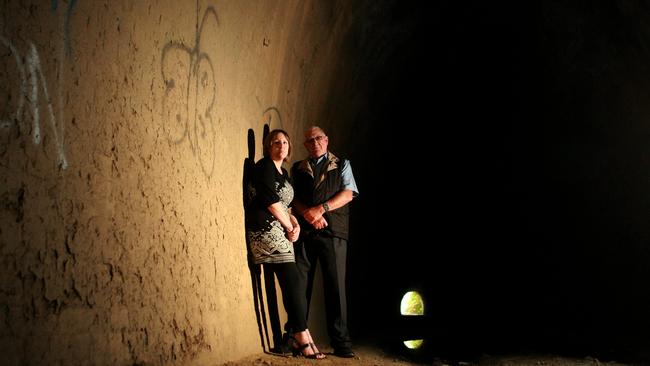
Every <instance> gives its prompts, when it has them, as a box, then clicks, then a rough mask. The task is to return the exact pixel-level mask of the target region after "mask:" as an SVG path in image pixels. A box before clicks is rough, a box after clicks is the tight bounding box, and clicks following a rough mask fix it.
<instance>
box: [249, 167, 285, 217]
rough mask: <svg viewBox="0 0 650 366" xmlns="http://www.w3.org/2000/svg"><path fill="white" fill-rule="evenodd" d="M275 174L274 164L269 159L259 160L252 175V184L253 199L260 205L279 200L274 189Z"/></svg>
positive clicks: (265, 205) (268, 204)
mask: <svg viewBox="0 0 650 366" xmlns="http://www.w3.org/2000/svg"><path fill="white" fill-rule="evenodd" d="M275 176H276V170H275V166H274V165H273V162H272V161H271V160H269V159H264V160H262V161H260V162H259V164H257V166H256V167H255V175H254V177H253V185H254V186H255V191H256V193H255V194H256V195H255V199H256V200H257V201H258V202H259V203H260V205H261V206H262V207H269V206H270V205H272V204H274V203H276V202H280V196H278V193H277V192H276V191H275Z"/></svg>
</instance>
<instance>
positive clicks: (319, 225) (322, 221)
mask: <svg viewBox="0 0 650 366" xmlns="http://www.w3.org/2000/svg"><path fill="white" fill-rule="evenodd" d="M312 226H314V227H315V228H316V229H324V228H326V227H327V220H325V218H324V217H323V216H321V217H320V218H319V219H318V220H316V221H315V222H314V223H313V224H312Z"/></svg>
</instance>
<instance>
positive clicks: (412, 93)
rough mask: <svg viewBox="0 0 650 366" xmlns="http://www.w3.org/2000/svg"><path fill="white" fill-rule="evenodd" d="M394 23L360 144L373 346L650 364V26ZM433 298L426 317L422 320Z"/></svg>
mask: <svg viewBox="0 0 650 366" xmlns="http://www.w3.org/2000/svg"><path fill="white" fill-rule="evenodd" d="M382 5H383V6H384V9H383V11H384V13H383V14H384V16H385V18H382V19H381V21H378V22H376V23H375V25H374V27H375V28H374V31H375V33H374V34H375V37H377V38H380V39H382V40H384V41H385V43H384V46H386V47H393V48H392V49H391V51H390V53H389V56H387V57H384V58H382V59H381V60H380V61H377V59H373V60H372V61H370V60H369V61H368V63H373V65H374V66H373V67H374V68H372V69H371V71H370V72H368V71H366V72H367V73H368V74H369V75H367V76H366V79H365V82H366V83H367V84H366V87H367V90H368V91H369V92H368V101H367V106H368V107H367V108H365V109H364V110H363V111H362V112H361V113H360V114H359V116H358V120H359V122H358V123H359V124H360V125H362V126H363V128H362V129H361V130H362V131H368V132H367V133H363V134H359V135H356V136H354V137H353V138H350V139H348V141H349V142H350V141H351V143H349V145H350V146H349V147H348V151H349V155H350V157H351V160H352V162H353V164H354V169H355V175H356V176H357V183H358V185H359V188H360V191H361V195H360V196H359V198H357V200H356V201H355V202H354V203H353V206H352V210H353V217H352V229H351V230H352V238H351V248H350V258H349V260H350V267H349V268H350V269H349V283H350V284H349V293H350V294H349V297H350V326H351V329H352V332H353V335H354V336H355V337H356V338H358V339H372V340H373V341H380V342H386V344H388V345H394V347H395V349H396V350H400V349H402V350H403V351H404V352H406V351H405V349H404V348H403V346H401V341H403V340H406V339H414V338H417V337H419V338H424V339H425V345H424V347H423V349H422V350H421V351H420V352H421V354H426V355H427V357H430V356H431V355H447V356H452V357H459V358H462V357H472V356H477V355H480V354H483V353H492V354H494V353H516V352H550V353H557V354H563V355H574V356H582V357H584V356H593V357H599V358H601V359H616V360H637V361H638V360H648V354H647V351H646V350H645V349H644V348H645V346H646V345H647V344H648V341H649V340H650V339H649V337H648V332H647V329H648V326H649V325H650V314H649V312H648V309H649V308H650V296H649V295H650V294H649V291H648V286H647V280H648V278H649V275H650V273H649V271H650V266H648V265H647V264H648V261H649V260H650V249H649V248H648V243H649V242H650V241H649V239H650V228H649V227H648V225H647V223H648V217H649V215H648V214H649V213H650V210H649V207H650V206H649V203H650V194H649V191H648V182H649V181H650V180H649V179H650V174H649V173H650V170H649V168H650V166H649V160H648V156H650V154H649V153H650V151H649V150H650V148H649V145H648V144H647V141H648V133H649V132H650V127H649V125H648V122H647V121H648V117H650V109H649V106H650V103H648V101H650V51H649V49H648V46H647V45H648V44H650V17H648V14H650V13H649V11H650V8H648V6H647V5H646V4H644V3H642V2H615V1H606V2H597V3H591V2H579V3H566V4H565V3H563V2H557V1H552V2H497V3H494V2H489V3H487V2H480V1H470V2H454V1H441V2H435V3H434V4H430V5H427V6H426V7H424V6H422V5H421V4H415V3H413V2H392V1H386V2H383V3H382ZM363 41H364V40H363V39H358V40H357V42H359V45H360V46H359V47H357V52H361V53H362V54H363V56H366V57H368V58H369V59H371V58H372V55H373V51H375V50H376V48H377V45H376V44H375V45H371V44H370V42H366V43H363ZM364 45H365V47H366V48H364ZM359 49H360V50H361V51H359ZM366 70H367V69H366ZM413 289H415V290H418V291H420V292H421V293H422V294H423V297H424V300H425V316H424V317H421V318H418V319H416V320H414V319H404V318H402V317H401V316H400V315H399V301H400V299H401V296H402V295H403V294H404V293H405V292H406V291H408V290H413ZM400 347H401V348H400Z"/></svg>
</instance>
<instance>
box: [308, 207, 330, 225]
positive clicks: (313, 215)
mask: <svg viewBox="0 0 650 366" xmlns="http://www.w3.org/2000/svg"><path fill="white" fill-rule="evenodd" d="M324 212H325V210H324V209H323V206H322V205H318V206H314V207H310V208H308V209H306V210H305V211H304V212H303V213H302V217H304V218H305V220H307V222H308V223H310V224H312V225H313V226H314V227H316V225H315V223H316V222H317V221H318V220H320V219H321V218H323V213H324ZM326 226H327V225H326Z"/></svg>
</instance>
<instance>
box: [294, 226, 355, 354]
mask: <svg viewBox="0 0 650 366" xmlns="http://www.w3.org/2000/svg"><path fill="white" fill-rule="evenodd" d="M294 249H295V255H296V265H297V267H298V272H299V274H300V281H301V284H300V285H301V286H302V288H305V289H306V295H307V315H309V303H310V300H311V294H312V290H313V284H314V275H315V274H316V264H317V263H318V261H320V265H321V270H322V273H323V288H324V295H325V315H326V319H327V332H328V334H329V336H330V343H331V346H332V347H334V348H335V349H336V348H340V347H348V348H349V347H351V342H350V333H349V331H348V323H347V301H346V294H345V269H346V261H347V249H348V242H347V240H345V239H341V238H338V237H335V236H332V235H331V234H329V233H327V232H322V231H321V232H312V233H309V234H308V235H306V236H305V237H304V238H301V239H300V240H299V241H298V242H296V243H295V246H294Z"/></svg>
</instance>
